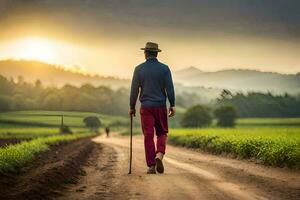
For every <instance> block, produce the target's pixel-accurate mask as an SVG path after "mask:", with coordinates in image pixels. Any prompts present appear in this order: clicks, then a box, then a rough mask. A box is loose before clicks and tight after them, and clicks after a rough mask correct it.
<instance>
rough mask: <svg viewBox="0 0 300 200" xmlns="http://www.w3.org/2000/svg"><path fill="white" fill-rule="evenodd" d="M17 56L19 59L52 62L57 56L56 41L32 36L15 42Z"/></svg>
mask: <svg viewBox="0 0 300 200" xmlns="http://www.w3.org/2000/svg"><path fill="white" fill-rule="evenodd" d="M13 46H14V51H15V56H16V57H17V58H19V59H30V60H40V61H45V62H51V61H52V60H53V59H54V58H55V56H56V55H55V43H53V42H52V41H50V40H47V39H44V38H39V37H30V38H24V39H19V40H17V41H16V42H15V43H14V45H13Z"/></svg>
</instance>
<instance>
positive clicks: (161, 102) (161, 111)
mask: <svg viewBox="0 0 300 200" xmlns="http://www.w3.org/2000/svg"><path fill="white" fill-rule="evenodd" d="M141 50H144V54H145V58H146V62H144V63H142V64H140V65H139V66H137V67H136V68H135V70H134V73H133V78H132V83H131V91H130V110H129V115H130V116H131V117H132V116H135V114H136V110H135V103H136V100H137V97H138V94H139V92H140V101H141V109H140V117H141V126H142V130H143V134H144V145H145V154H146V163H147V166H148V170H147V173H148V174H155V173H156V171H157V172H158V173H164V165H163V162H162V160H163V156H164V154H165V150H166V141H167V134H168V131H169V130H168V116H169V117H172V116H174V115H175V107H174V104H175V94H174V86H173V81H172V76H171V71H170V69H169V67H168V66H167V65H165V64H162V63H160V62H158V60H157V59H156V57H157V54H158V52H161V50H160V49H159V48H158V44H156V43H154V42H147V43H146V46H145V48H141ZM166 97H168V99H169V102H170V108H169V113H168V111H167V107H166ZM154 132H155V134H156V136H157V140H156V146H155V144H154V140H153V138H154Z"/></svg>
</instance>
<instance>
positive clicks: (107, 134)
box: [105, 126, 110, 137]
mask: <svg viewBox="0 0 300 200" xmlns="http://www.w3.org/2000/svg"><path fill="white" fill-rule="evenodd" d="M109 131H110V130H109V127H108V126H107V127H105V133H106V137H109Z"/></svg>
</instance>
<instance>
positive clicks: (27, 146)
mask: <svg viewBox="0 0 300 200" xmlns="http://www.w3.org/2000/svg"><path fill="white" fill-rule="evenodd" d="M87 136H88V134H74V135H55V136H50V137H40V138H37V139H33V140H30V141H24V142H21V143H19V144H15V145H9V146H6V147H3V148H0V172H8V171H16V170H18V169H19V168H20V167H22V166H23V165H24V164H25V163H27V162H28V161H30V160H32V159H33V158H34V156H35V155H37V154H38V153H40V152H43V151H46V150H48V149H49V148H50V145H53V144H57V143H59V142H63V141H70V140H75V139H79V138H82V137H87Z"/></svg>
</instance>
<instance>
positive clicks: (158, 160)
mask: <svg viewBox="0 0 300 200" xmlns="http://www.w3.org/2000/svg"><path fill="white" fill-rule="evenodd" d="M163 156H164V154H162V153H160V152H158V153H157V155H156V158H155V161H156V171H157V172H158V173H160V174H162V173H164V170H165V169H164V164H163V162H162V159H163Z"/></svg>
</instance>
